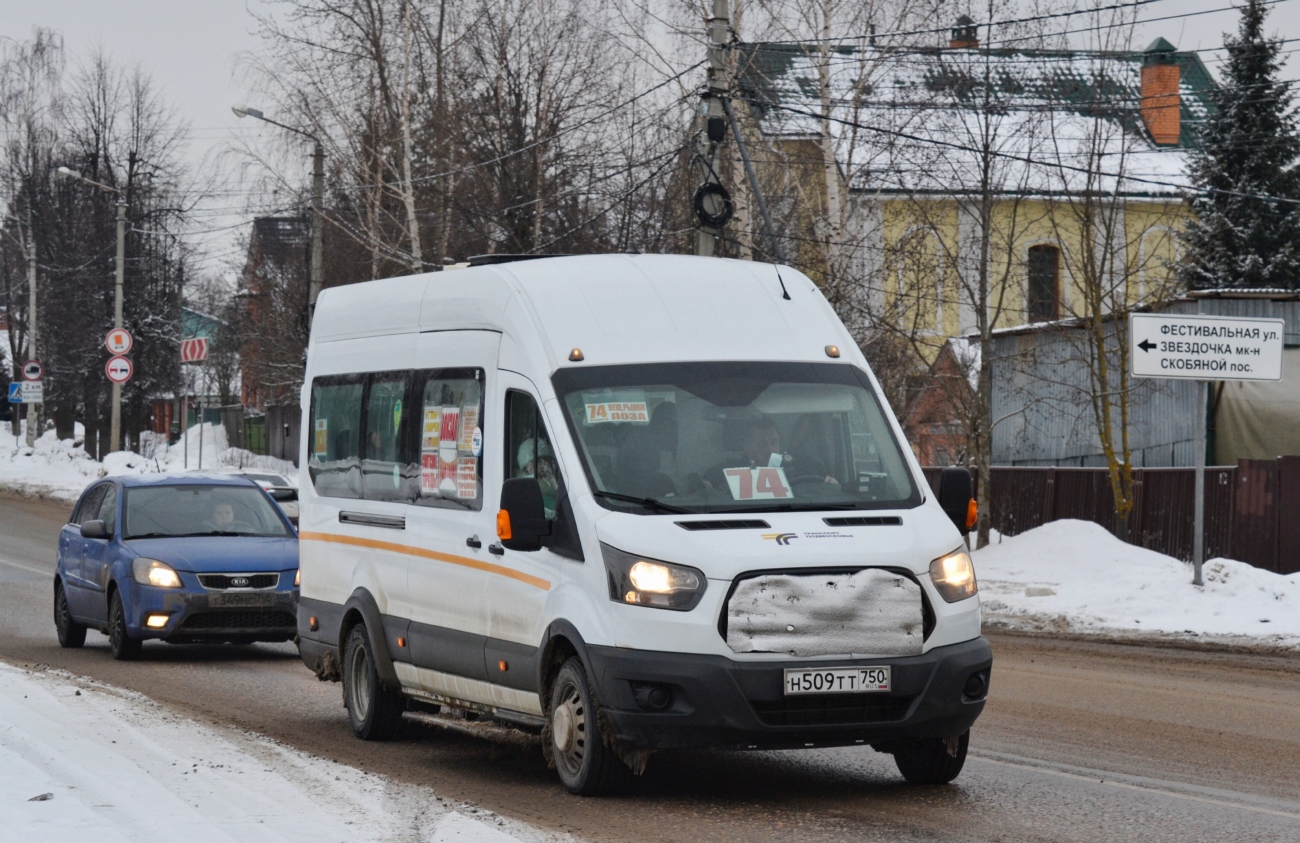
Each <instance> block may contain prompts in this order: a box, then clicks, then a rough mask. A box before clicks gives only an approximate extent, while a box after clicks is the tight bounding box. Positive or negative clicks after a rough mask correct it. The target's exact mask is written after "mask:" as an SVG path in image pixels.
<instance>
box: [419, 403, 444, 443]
mask: <svg viewBox="0 0 1300 843" xmlns="http://www.w3.org/2000/svg"><path fill="white" fill-rule="evenodd" d="M441 435H442V407H425V408H424V430H423V431H422V433H421V435H420V450H421V451H424V452H428V451H436V450H438V437H439V436H441Z"/></svg>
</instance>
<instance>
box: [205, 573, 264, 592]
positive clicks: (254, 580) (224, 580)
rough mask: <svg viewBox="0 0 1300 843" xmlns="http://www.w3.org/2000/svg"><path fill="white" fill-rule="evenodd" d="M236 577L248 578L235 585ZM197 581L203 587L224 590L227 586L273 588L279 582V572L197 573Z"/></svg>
mask: <svg viewBox="0 0 1300 843" xmlns="http://www.w3.org/2000/svg"><path fill="white" fill-rule="evenodd" d="M236 579H245V580H248V582H247V583H240V584H238V585H235V584H234V583H233V582H232V581H233V580H236ZM199 582H200V583H202V585H203V587H204V588H209V589H212V590H214V591H224V590H226V589H228V588H275V587H276V586H277V585H279V584H280V575H279V574H199Z"/></svg>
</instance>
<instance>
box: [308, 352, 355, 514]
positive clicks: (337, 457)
mask: <svg viewBox="0 0 1300 843" xmlns="http://www.w3.org/2000/svg"><path fill="white" fill-rule="evenodd" d="M363 383H364V378H363V377H362V376H360V375H345V376H342V377H330V378H317V379H316V380H314V381H313V382H312V386H311V430H309V431H308V436H309V437H310V438H309V439H308V440H307V444H308V448H307V466H308V473H309V474H310V475H311V482H312V486H313V487H314V488H315V489H316V493H317V494H318V495H322V496H325V497H331V498H359V497H361V393H362V386H363Z"/></svg>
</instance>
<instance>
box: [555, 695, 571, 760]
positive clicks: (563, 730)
mask: <svg viewBox="0 0 1300 843" xmlns="http://www.w3.org/2000/svg"><path fill="white" fill-rule="evenodd" d="M551 734H552V736H553V738H554V739H555V748H556V749H558V750H559V751H560V752H568V751H569V750H571V749H573V706H571V705H569V704H568V703H567V702H566V703H565V704H564V705H562V706H560V707H559V708H557V709H556V710H555V717H554V718H553V720H552V722H551Z"/></svg>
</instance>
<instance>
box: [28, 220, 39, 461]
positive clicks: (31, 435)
mask: <svg viewBox="0 0 1300 843" xmlns="http://www.w3.org/2000/svg"><path fill="white" fill-rule="evenodd" d="M27 295H28V300H27V359H28V360H35V359H37V357H36V225H35V220H34V217H33V216H32V206H31V203H30V202H28V204H27ZM37 423H38V422H37V411H36V404H35V403H31V404H28V405H27V445H28V447H32V446H34V445H35V444H36V425H37Z"/></svg>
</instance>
